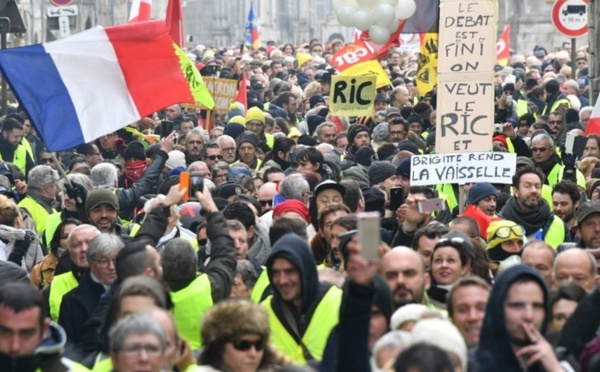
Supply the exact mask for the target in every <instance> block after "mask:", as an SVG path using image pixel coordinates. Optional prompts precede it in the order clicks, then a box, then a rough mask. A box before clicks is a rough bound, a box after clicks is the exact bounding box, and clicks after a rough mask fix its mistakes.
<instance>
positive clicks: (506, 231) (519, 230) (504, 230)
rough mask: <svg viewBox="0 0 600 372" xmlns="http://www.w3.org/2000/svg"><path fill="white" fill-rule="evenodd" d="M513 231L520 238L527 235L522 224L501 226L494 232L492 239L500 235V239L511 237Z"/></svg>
mask: <svg viewBox="0 0 600 372" xmlns="http://www.w3.org/2000/svg"><path fill="white" fill-rule="evenodd" d="M511 232H512V233H513V234H514V235H516V236H518V237H520V238H522V237H523V236H525V229H523V227H522V226H520V225H514V226H502V227H499V228H498V230H496V232H494V235H493V237H492V239H493V238H496V237H498V238H500V239H506V238H509V237H510V235H511ZM492 239H489V240H492Z"/></svg>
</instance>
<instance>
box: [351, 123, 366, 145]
mask: <svg viewBox="0 0 600 372" xmlns="http://www.w3.org/2000/svg"><path fill="white" fill-rule="evenodd" d="M361 132H367V133H368V132H369V128H367V127H366V126H364V125H354V126H353V127H352V128H350V129H349V130H348V145H349V146H353V145H354V137H356V135H357V134H359V133H361Z"/></svg>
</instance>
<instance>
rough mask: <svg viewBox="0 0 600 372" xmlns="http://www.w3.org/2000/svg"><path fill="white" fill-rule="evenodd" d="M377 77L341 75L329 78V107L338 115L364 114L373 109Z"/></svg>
mask: <svg viewBox="0 0 600 372" xmlns="http://www.w3.org/2000/svg"><path fill="white" fill-rule="evenodd" d="M376 80H377V77H376V76H375V75H370V76H342V75H334V76H332V78H331V90H330V93H329V109H330V110H331V113H332V114H333V115H338V116H366V115H372V114H373V112H374V111H375V94H376V88H375V84H376Z"/></svg>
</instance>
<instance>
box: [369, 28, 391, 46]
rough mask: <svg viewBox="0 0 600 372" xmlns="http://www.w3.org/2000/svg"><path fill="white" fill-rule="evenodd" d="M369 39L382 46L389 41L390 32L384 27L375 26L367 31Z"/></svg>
mask: <svg viewBox="0 0 600 372" xmlns="http://www.w3.org/2000/svg"><path fill="white" fill-rule="evenodd" d="M369 39H371V41H372V42H374V43H375V44H377V45H383V44H385V43H386V42H387V41H388V40H389V39H390V32H389V31H388V29H387V28H386V27H383V26H379V25H375V26H373V27H371V29H370V30H369Z"/></svg>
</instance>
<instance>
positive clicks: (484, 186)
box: [467, 182, 498, 205]
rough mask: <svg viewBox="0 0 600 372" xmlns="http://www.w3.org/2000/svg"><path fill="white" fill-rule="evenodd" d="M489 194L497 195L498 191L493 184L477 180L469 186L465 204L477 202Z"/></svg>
mask: <svg viewBox="0 0 600 372" xmlns="http://www.w3.org/2000/svg"><path fill="white" fill-rule="evenodd" d="M490 195H494V196H496V197H498V191H496V189H495V188H494V186H492V184H491V183H489V182H478V183H476V184H474V185H473V186H471V189H470V190H469V197H468V198H467V205H469V204H477V203H478V202H479V201H480V200H481V199H484V198H485V197H487V196H490Z"/></svg>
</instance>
